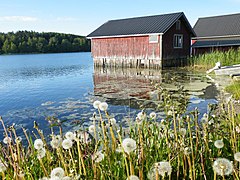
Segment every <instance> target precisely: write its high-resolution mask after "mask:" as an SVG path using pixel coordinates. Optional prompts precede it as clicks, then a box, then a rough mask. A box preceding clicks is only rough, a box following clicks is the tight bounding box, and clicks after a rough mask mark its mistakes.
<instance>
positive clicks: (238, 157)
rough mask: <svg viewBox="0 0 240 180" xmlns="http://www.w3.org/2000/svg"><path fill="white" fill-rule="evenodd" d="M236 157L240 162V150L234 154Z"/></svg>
mask: <svg viewBox="0 0 240 180" xmlns="http://www.w3.org/2000/svg"><path fill="white" fill-rule="evenodd" d="M234 159H235V160H236V161H238V162H240V152H237V153H235V154H234Z"/></svg>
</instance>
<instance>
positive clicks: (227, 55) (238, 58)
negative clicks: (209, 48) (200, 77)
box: [189, 49, 240, 69]
mask: <svg viewBox="0 0 240 180" xmlns="http://www.w3.org/2000/svg"><path fill="white" fill-rule="evenodd" d="M189 62H190V66H196V67H199V68H206V69H209V68H212V67H214V66H215V64H216V62H221V65H222V66H228V65H234V64H240V49H239V50H237V51H236V50H233V49H231V50H229V51H226V52H221V51H214V52H211V53H207V54H203V55H199V56H194V57H191V58H190V59H189Z"/></svg>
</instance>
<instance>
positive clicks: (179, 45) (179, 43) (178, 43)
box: [173, 34, 183, 48]
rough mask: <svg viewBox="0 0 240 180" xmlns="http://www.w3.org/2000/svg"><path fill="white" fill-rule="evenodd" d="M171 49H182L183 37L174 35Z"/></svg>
mask: <svg viewBox="0 0 240 180" xmlns="http://www.w3.org/2000/svg"><path fill="white" fill-rule="evenodd" d="M173 47H174V48H182V47H183V35H182V34H175V35H174V39H173Z"/></svg>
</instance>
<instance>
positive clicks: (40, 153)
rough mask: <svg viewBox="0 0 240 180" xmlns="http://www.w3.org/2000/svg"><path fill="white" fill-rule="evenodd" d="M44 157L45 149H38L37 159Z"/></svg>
mask: <svg viewBox="0 0 240 180" xmlns="http://www.w3.org/2000/svg"><path fill="white" fill-rule="evenodd" d="M45 155H46V150H45V148H41V149H38V151H37V158H38V159H42V158H44V157H45Z"/></svg>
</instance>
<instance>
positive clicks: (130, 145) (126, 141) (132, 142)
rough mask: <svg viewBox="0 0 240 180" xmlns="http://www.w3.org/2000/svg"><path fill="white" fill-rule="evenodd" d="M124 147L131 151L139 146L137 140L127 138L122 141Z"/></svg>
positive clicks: (128, 151)
mask: <svg viewBox="0 0 240 180" xmlns="http://www.w3.org/2000/svg"><path fill="white" fill-rule="evenodd" d="M122 146H123V149H124V151H125V152H126V153H128V154H129V153H130V152H132V151H134V150H135V149H136V148H137V144H136V141H135V140H133V139H131V138H126V139H124V140H123V142H122Z"/></svg>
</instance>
